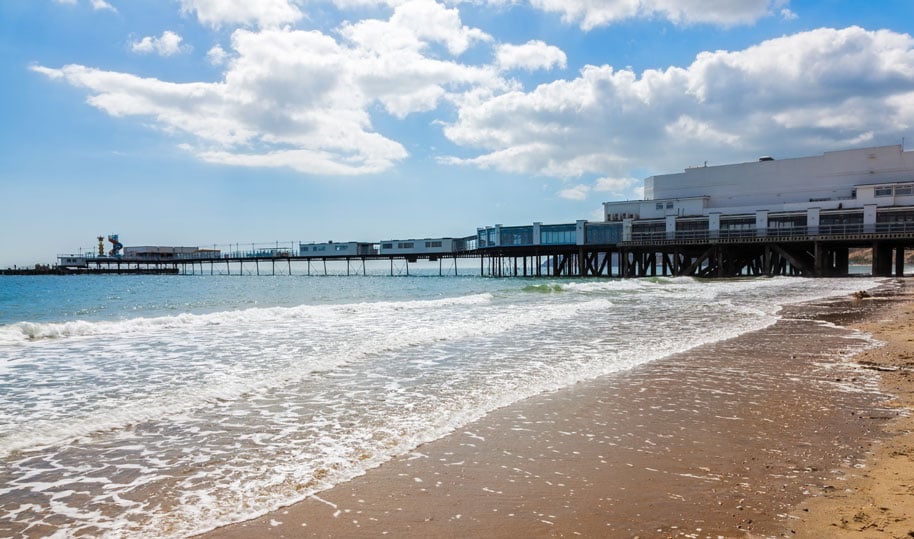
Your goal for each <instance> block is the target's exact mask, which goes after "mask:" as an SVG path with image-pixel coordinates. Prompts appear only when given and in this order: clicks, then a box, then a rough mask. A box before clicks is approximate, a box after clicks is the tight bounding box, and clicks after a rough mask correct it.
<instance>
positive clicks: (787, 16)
mask: <svg viewBox="0 0 914 539" xmlns="http://www.w3.org/2000/svg"><path fill="white" fill-rule="evenodd" d="M781 18H782V19H784V20H785V21H795V20H797V19H798V18H799V16H798V15H797V14H796V13H794V12H793V11H790V10H789V9H787V8H784V9H782V10H781Z"/></svg>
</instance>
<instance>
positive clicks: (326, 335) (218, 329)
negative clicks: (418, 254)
mask: <svg viewBox="0 0 914 539" xmlns="http://www.w3.org/2000/svg"><path fill="white" fill-rule="evenodd" d="M366 273H369V274H368V275H364V276H363V275H358V276H345V275H333V274H331V275H327V276H325V275H312V276H307V275H297V274H294V272H293V274H291V275H270V276H264V275H262V276H254V275H208V274H197V275H158V276H156V275H122V276H117V275H107V276H106V275H84V276H5V277H0V536H3V537H7V536H9V537H78V536H79V537H81V536H93V537H185V536H188V535H191V534H195V533H199V532H204V531H207V530H211V529H214V528H217V527H219V526H222V525H226V524H229V523H232V522H238V521H241V520H245V519H250V518H253V517H256V516H259V515H262V514H264V513H266V512H268V511H270V510H274V509H277V508H279V507H282V506H284V505H288V504H291V503H294V502H296V501H299V500H302V499H304V498H306V497H308V496H310V495H314V494H316V493H319V492H320V491H322V490H324V489H327V488H329V487H331V486H333V485H336V484H338V483H341V482H344V481H347V480H349V479H352V478H353V477H356V476H359V475H361V474H364V473H365V472H366V471H367V470H369V469H371V468H373V467H377V466H379V465H381V464H382V463H384V462H385V461H388V460H390V459H391V458H392V457H393V456H395V455H399V454H403V453H406V452H409V451H411V450H413V449H415V448H416V447H418V446H419V445H421V444H423V443H425V442H429V441H432V440H435V439H438V438H441V437H443V436H446V435H447V434H448V433H450V432H452V431H454V430H455V429H457V428H459V427H462V426H464V425H467V424H468V423H470V422H472V421H474V420H476V419H478V418H481V417H483V416H485V415H486V414H487V413H488V412H491V411H493V410H495V409H498V408H500V407H504V406H507V405H510V404H512V403H515V402H518V401H520V400H522V399H525V398H528V397H531V396H534V395H537V394H541V393H544V392H550V391H555V390H559V389H561V388H565V387H568V386H570V385H573V384H575V383H577V382H580V381H584V380H591V379H594V378H597V377H601V376H608V375H612V374H613V373H618V372H621V371H626V370H630V369H634V368H637V367H639V366H641V365H645V364H646V363H649V362H652V361H655V360H658V359H660V358H663V357H666V356H669V355H670V354H674V353H678V352H682V351H686V350H688V349H690V348H693V347H697V346H701V345H703V344H706V343H712V342H717V341H721V340H724V339H728V338H731V337H735V336H738V335H741V334H744V333H746V332H751V331H754V330H758V329H761V328H764V327H766V326H769V325H771V324H773V323H775V322H776V321H777V320H778V319H779V316H780V314H779V313H780V311H781V308H782V307H783V306H785V305H787V304H792V303H797V302H803V301H810V300H823V299H827V298H847V297H848V295H849V294H851V293H853V292H855V291H858V290H865V289H872V288H874V287H877V286H879V285H880V283H881V282H883V281H882V280H880V279H876V278H870V277H857V278H844V279H806V278H797V277H775V278H746V279H726V280H697V279H693V278H644V279H628V280H618V279H607V278H600V279H594V278H588V279H576V278H561V279H549V278H539V279H534V278H490V277H481V276H479V275H478V271H477V272H476V274H475V275H474V274H473V272H472V271H469V272H466V273H467V274H465V275H457V276H454V275H453V274H451V275H448V274H447V273H446V272H445V274H444V276H439V274H438V273H439V271H438V270H437V269H436V268H434V267H429V268H425V270H424V271H423V270H422V269H421V268H419V269H414V270H411V274H410V275H409V276H406V275H402V274H401V275H397V276H393V277H391V276H389V275H385V269H384V268H381V269H379V270H377V271H375V274H371V272H366Z"/></svg>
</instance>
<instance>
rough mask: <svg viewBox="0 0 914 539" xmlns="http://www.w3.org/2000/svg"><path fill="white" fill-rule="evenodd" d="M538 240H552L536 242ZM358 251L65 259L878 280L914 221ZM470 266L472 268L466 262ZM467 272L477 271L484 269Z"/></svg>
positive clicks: (186, 266)
mask: <svg viewBox="0 0 914 539" xmlns="http://www.w3.org/2000/svg"><path fill="white" fill-rule="evenodd" d="M634 230H637V228H635V229H634ZM556 232H562V233H561V234H556ZM537 234H538V235H537ZM534 237H537V238H539V239H540V240H542V239H544V238H545V239H547V240H549V239H551V240H552V241H551V243H546V244H544V243H542V241H540V242H536V243H534ZM607 239H610V240H613V241H606V240H607ZM524 240H527V241H526V242H525V241H524ZM300 245H313V244H300ZM325 245H347V244H345V243H338V244H334V243H330V242H328V243H327V244H325ZM359 245H368V246H369V247H368V248H367V249H366V250H365V251H364V252H363V253H362V254H355V255H353V254H346V253H339V252H335V251H331V252H314V251H308V254H303V251H301V250H299V251H298V253H296V252H295V249H294V248H288V249H277V248H275V247H274V248H272V249H265V248H258V245H257V244H253V245H252V249H251V250H249V251H238V250H235V251H228V252H224V253H223V252H222V251H221V250H219V249H215V248H214V249H206V250H197V251H194V252H187V253H177V254H173V255H168V256H166V255H165V254H160V255H158V256H155V257H152V256H150V255H148V254H147V255H145V256H126V255H123V256H117V257H115V256H89V257H86V256H81V257H80V256H77V257H75V258H74V257H72V255H67V256H61V257H60V260H61V261H62V262H63V264H61V268H62V271H63V272H66V273H77V272H80V271H83V272H92V273H98V272H103V273H122V274H128V273H177V274H181V275H295V274H297V275H308V276H326V275H331V274H332V275H346V276H359V275H362V276H365V275H368V274H369V273H368V265H369V263H372V262H374V263H375V266H376V267H375V270H377V265H378V262H383V263H384V266H385V267H386V270H387V271H385V273H386V274H387V275H389V276H398V275H406V276H408V275H410V264H415V263H416V262H419V261H424V262H426V263H434V262H437V263H438V275H440V276H445V275H460V274H461V271H463V274H464V275H468V274H478V275H480V276H490V277H609V278H638V277H656V276H669V277H681V276H691V277H704V278H713V277H717V278H719V277H745V276H775V275H784V276H791V275H792V276H803V277H836V276H846V275H848V274H849V266H850V264H849V252H850V250H851V249H861V248H864V249H871V250H872V267H871V273H872V274H873V275H876V276H892V275H895V276H901V275H903V274H904V255H905V252H906V251H908V250H911V249H914V223H885V224H877V225H873V226H871V227H865V226H864V225H841V226H820V227H817V229H816V230H810V229H809V228H808V227H794V228H780V229H773V230H772V229H755V228H746V229H741V230H738V231H718V232H717V233H716V234H715V233H711V232H710V231H703V232H696V231H685V232H673V233H667V232H656V231H655V232H640V233H638V232H635V233H632V234H630V235H628V236H627V237H626V234H624V231H623V226H622V224H621V223H604V222H596V223H592V222H587V221H578V222H576V223H567V224H559V225H543V224H541V223H534V224H533V225H529V226H514V227H502V226H501V225H496V226H495V227H487V228H480V229H479V230H478V233H477V236H475V237H470V238H464V239H462V241H461V242H459V243H458V242H455V243H454V245H460V246H463V247H464V248H462V249H459V250H457V249H454V250H450V251H444V250H440V249H430V252H425V253H422V252H415V253H412V254H390V253H388V254H382V253H380V252H378V249H377V247H376V246H374V245H373V244H359ZM466 246H470V247H471V248H466ZM293 247H294V245H293ZM431 251H433V252H431ZM67 260H69V262H70V263H69V264H66V262H67ZM468 260H473V263H472V264H466V263H464V264H463V265H462V267H461V266H460V265H459V264H458V262H459V261H465V262H466V261H468ZM328 263H331V264H333V263H335V264H336V265H337V268H338V269H337V271H336V272H330V271H329V270H328ZM340 267H343V268H344V269H340ZM469 267H477V268H478V272H477V270H469V269H468V268H469ZM426 271H428V268H427V266H426ZM414 273H415V272H414ZM374 274H377V271H375V273H374Z"/></svg>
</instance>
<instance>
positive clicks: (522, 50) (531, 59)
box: [495, 40, 567, 71]
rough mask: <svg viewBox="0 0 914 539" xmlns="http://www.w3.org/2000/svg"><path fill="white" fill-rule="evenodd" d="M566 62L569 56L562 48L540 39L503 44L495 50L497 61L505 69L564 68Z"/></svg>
mask: <svg viewBox="0 0 914 539" xmlns="http://www.w3.org/2000/svg"><path fill="white" fill-rule="evenodd" d="M566 62H567V58H566V56H565V53H564V52H562V49H560V48H558V47H554V46H552V45H547V44H546V43H544V42H542V41H539V40H531V41H528V42H526V43H524V44H523V45H509V44H503V45H499V46H498V48H497V49H496V50H495V63H496V64H497V65H498V67H499V68H501V69H504V70H508V69H525V70H527V71H535V70H537V69H552V68H553V67H559V68H562V69H564V68H565V65H566Z"/></svg>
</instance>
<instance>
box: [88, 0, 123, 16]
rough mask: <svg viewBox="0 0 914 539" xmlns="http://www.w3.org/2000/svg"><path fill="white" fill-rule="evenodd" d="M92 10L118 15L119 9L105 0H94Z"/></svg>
mask: <svg viewBox="0 0 914 539" xmlns="http://www.w3.org/2000/svg"><path fill="white" fill-rule="evenodd" d="M92 9H94V10H95V11H111V12H114V13H117V8H115V7H114V6H112V5H111V4H109V3H108V2H106V1H105V0H92Z"/></svg>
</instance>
